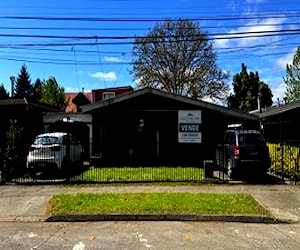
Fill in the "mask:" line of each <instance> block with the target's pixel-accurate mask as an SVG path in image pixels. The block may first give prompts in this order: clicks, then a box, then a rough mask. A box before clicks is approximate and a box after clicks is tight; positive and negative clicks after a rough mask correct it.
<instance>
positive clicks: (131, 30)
mask: <svg viewBox="0 0 300 250" xmlns="http://www.w3.org/2000/svg"><path fill="white" fill-rule="evenodd" d="M72 18H74V19H75V20H74V19H73V20H70V19H72ZM80 18H81V19H80ZM166 18H169V19H178V18H190V19H194V20H195V21H196V22H198V23H199V26H200V27H201V29H202V30H204V31H206V32H208V35H209V37H210V39H212V41H213V43H214V50H215V52H216V53H217V55H218V59H217V64H218V66H219V67H220V68H221V69H222V70H226V71H230V73H231V78H232V76H233V75H234V74H236V73H239V72H240V71H241V64H242V63H245V64H246V66H247V69H248V71H253V72H255V71H258V73H259V75H260V79H261V80H262V81H264V82H266V83H267V84H268V85H269V87H270V88H271V90H272V92H273V95H274V98H273V99H274V101H275V100H276V99H277V98H278V97H279V98H282V97H283V95H284V92H285V85H284V83H283V77H284V76H285V72H286V71H285V68H286V64H287V63H291V61H292V57H293V54H294V52H295V50H296V48H297V46H300V36H299V34H300V5H299V1H298V0H286V1H283V0H282V1H280V0H230V1H224V0H220V1H202V0H201V1H200V0H172V1H171V0H164V1H159V0H152V1H148V0H147V1H146V0H85V1H82V0H73V1H62V0H60V1H58V0H51V1H39V0H31V1H21V0H10V1H4V0H0V83H3V84H4V86H5V88H6V90H7V91H9V92H10V90H11V84H10V80H9V77H10V76H12V75H14V76H16V77H17V75H18V73H19V71H20V68H21V66H22V64H24V63H25V64H26V66H27V69H28V72H29V73H30V75H31V80H32V82H34V81H35V80H36V79H37V78H40V79H48V77H50V76H54V77H55V78H56V80H57V81H58V83H59V85H61V86H63V87H64V88H65V91H66V92H79V91H81V90H82V88H84V89H85V91H88V90H92V89H98V88H106V87H118V86H124V85H131V86H133V87H135V86H136V85H135V80H134V79H133V77H132V75H130V74H129V70H130V69H131V65H130V64H129V62H130V61H131V60H132V57H131V51H132V43H133V41H134V40H133V39H131V38H130V37H134V36H137V35H139V36H143V35H146V34H147V33H148V31H149V30H150V29H151V28H153V27H154V25H155V24H157V23H158V22H159V21H160V20H164V19H166ZM41 36H44V37H41ZM45 36H46V37H45ZM124 36H125V37H129V38H128V39H117V38H118V37H124ZM245 36H248V37H246V38H245ZM82 37H84V38H82ZM95 37H98V38H95ZM236 37H238V38H236ZM124 42H125V43H126V44H122V43H124ZM231 82H232V81H231V80H230V81H229V84H230V86H231Z"/></svg>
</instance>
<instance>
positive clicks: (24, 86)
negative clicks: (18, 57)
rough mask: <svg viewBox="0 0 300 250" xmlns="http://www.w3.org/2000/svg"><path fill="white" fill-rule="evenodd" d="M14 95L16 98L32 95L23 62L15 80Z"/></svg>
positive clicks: (31, 88) (28, 76) (29, 80)
mask: <svg viewBox="0 0 300 250" xmlns="http://www.w3.org/2000/svg"><path fill="white" fill-rule="evenodd" d="M14 96H15V97H17V98H23V97H26V98H28V99H31V98H32V97H33V86H32V84H31V79H30V75H29V73H28V71H27V67H26V65H25V64H23V65H22V67H21V70H20V73H19V75H18V78H17V80H16V86H15V90H14Z"/></svg>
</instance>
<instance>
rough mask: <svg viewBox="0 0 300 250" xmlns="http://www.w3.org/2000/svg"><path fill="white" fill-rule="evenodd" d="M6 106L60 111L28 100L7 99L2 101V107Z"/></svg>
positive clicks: (0, 103) (0, 102) (0, 100)
mask: <svg viewBox="0 0 300 250" xmlns="http://www.w3.org/2000/svg"><path fill="white" fill-rule="evenodd" d="M1 106H2V107H5V106H30V107H35V108H38V109H42V110H44V111H58V110H59V109H58V108H57V107H53V106H51V105H47V104H44V103H39V102H34V101H30V100H28V99H27V98H25V97H24V98H7V99H0V107H1Z"/></svg>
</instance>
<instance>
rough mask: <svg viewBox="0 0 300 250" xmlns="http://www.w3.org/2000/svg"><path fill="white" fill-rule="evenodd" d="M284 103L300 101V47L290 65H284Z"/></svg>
mask: <svg viewBox="0 0 300 250" xmlns="http://www.w3.org/2000/svg"><path fill="white" fill-rule="evenodd" d="M283 80H284V82H285V84H286V93H285V95H286V101H287V102H292V101H295V100H299V99H300V46H299V47H298V49H297V51H296V53H295V54H294V58H293V62H292V64H287V65H286V77H284V78H283Z"/></svg>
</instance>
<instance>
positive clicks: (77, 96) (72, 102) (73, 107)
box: [65, 92, 92, 113]
mask: <svg viewBox="0 0 300 250" xmlns="http://www.w3.org/2000/svg"><path fill="white" fill-rule="evenodd" d="M66 98H67V99H68V105H67V107H66V109H65V112H67V113H76V112H80V107H81V106H82V105H86V104H90V103H91V102H92V92H79V93H76V92H69V93H66Z"/></svg>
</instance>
